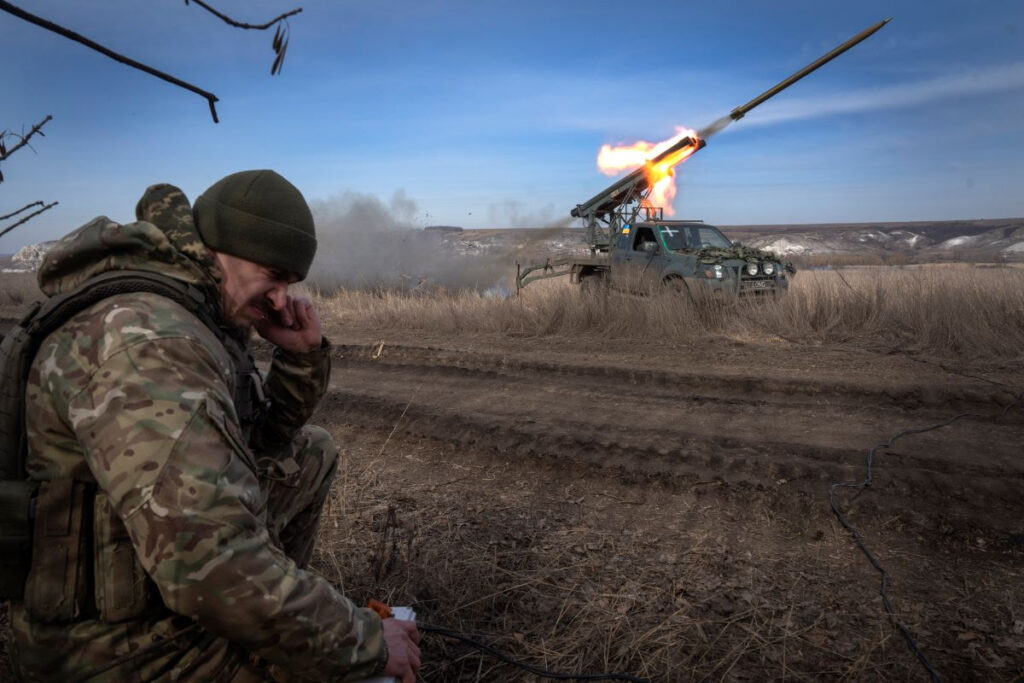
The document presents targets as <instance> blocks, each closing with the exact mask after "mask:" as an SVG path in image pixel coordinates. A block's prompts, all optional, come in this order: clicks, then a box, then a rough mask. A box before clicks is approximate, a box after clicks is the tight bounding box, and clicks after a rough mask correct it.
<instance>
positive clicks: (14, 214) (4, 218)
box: [0, 202, 43, 221]
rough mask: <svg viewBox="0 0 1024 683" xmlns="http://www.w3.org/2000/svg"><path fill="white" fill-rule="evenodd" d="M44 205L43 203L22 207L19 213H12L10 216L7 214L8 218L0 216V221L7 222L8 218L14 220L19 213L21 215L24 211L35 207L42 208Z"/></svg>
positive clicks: (33, 203)
mask: <svg viewBox="0 0 1024 683" xmlns="http://www.w3.org/2000/svg"><path fill="white" fill-rule="evenodd" d="M42 205H43V203H42V202H32V203H31V204H26V205H25V206H23V207H21V208H20V209H18V210H17V211H14V212H12V213H9V214H7V215H6V216H0V221H5V220H7V219H8V218H13V217H14V216H17V215H18V214H19V213H21V212H22V211H24V210H26V209H31V208H32V207H33V206H42Z"/></svg>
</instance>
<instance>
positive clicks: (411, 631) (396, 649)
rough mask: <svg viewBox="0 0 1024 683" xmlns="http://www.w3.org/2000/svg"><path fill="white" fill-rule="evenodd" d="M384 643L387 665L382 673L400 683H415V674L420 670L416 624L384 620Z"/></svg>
mask: <svg viewBox="0 0 1024 683" xmlns="http://www.w3.org/2000/svg"><path fill="white" fill-rule="evenodd" d="M384 642H386V643H387V645H388V663H387V666H386V667H385V668H384V673H385V674H387V675H389V676H394V677H395V678H398V679H399V680H400V681H402V683H416V673H417V672H418V671H419V670H420V648H419V642H420V632H419V631H418V630H417V629H416V624H414V623H413V622H411V621H402V620H399V619H385V620H384Z"/></svg>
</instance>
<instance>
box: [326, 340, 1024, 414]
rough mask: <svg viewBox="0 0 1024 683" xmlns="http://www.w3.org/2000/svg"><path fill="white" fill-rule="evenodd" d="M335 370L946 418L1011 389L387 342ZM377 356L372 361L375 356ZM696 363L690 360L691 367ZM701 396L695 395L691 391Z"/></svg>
mask: <svg viewBox="0 0 1024 683" xmlns="http://www.w3.org/2000/svg"><path fill="white" fill-rule="evenodd" d="M336 349H337V352H336V354H335V364H336V366H340V367H350V366H353V365H369V364H373V365H374V366H376V367H378V368H380V369H381V370H382V371H384V370H385V369H401V370H403V371H406V370H411V369H415V370H417V371H419V372H423V373H433V374H441V375H461V376H471V375H481V376H488V377H493V378H501V377H518V378H527V377H533V378H538V379H540V380H541V381H543V382H549V381H550V380H551V378H552V377H558V376H566V377H571V378H572V380H573V381H574V382H576V383H577V384H579V385H580V386H583V385H585V384H589V385H592V386H595V387H597V388H599V389H603V390H607V388H608V387H609V386H614V387H615V388H616V390H617V391H623V392H633V393H635V394H637V395H639V396H643V397H651V396H657V395H659V393H660V394H663V395H671V396H676V397H678V396H679V395H680V387H686V390H687V391H688V392H692V393H689V394H687V396H688V397H689V398H690V399H692V400H708V401H713V400H724V401H727V402H730V403H740V402H751V403H761V404H765V403H767V402H769V401H776V400H778V399H779V398H780V397H784V398H785V399H786V400H787V401H790V402H798V401H800V400H801V399H802V400H804V401H809V402H813V403H815V404H817V403H818V402H819V401H821V400H822V399H823V398H825V399H827V400H828V401H831V402H837V403H849V404H853V405H863V406H865V407H874V408H879V409H881V408H883V407H885V408H892V407H897V408H914V409H917V408H921V407H925V406H934V407H936V408H938V409H940V411H941V412H937V413H936V414H938V415H941V414H946V413H947V412H948V411H950V410H955V411H979V412H984V411H986V410H992V409H994V408H998V407H1000V405H1001V404H1004V403H1006V402H1008V401H1009V400H1011V397H1012V396H1013V391H1012V389H1011V388H1009V387H1005V388H1003V389H1001V388H1000V387H994V386H993V384H992V383H991V382H987V381H985V380H983V379H982V380H978V381H975V382H971V383H964V382H962V381H960V382H958V383H956V384H954V383H950V382H941V381H940V382H934V383H929V384H915V385H903V386H893V385H891V384H876V385H871V384H868V383H866V382H864V381H863V380H862V381H849V382H844V381H838V380H835V379H831V380H827V379H820V378H815V379H813V380H807V379H799V378H787V377H774V378H770V379H769V378H766V377H765V376H764V375H763V374H758V373H752V374H749V375H744V374H739V373H735V372H734V373H728V374H726V373H715V372H699V371H693V372H687V371H684V370H678V369H674V368H649V367H647V368H645V367H637V366H636V365H630V364H629V361H628V360H626V361H624V360H622V359H612V360H610V361H609V362H606V363H601V362H592V363H582V362H579V363H577V362H573V363H569V362H558V361H545V360H536V359H533V358H525V357H522V356H517V355H510V354H507V353H486V352H480V351H468V350H464V349H451V348H444V347H431V346H412V345H396V344H389V345H387V346H382V347H380V348H379V350H375V349H374V348H373V347H372V346H371V347H367V346H366V345H337V346H336ZM375 351H376V354H377V355H376V357H374V356H375ZM697 362H699V361H698V360H697V359H695V360H694V363H695V364H696V363H697ZM697 392H700V393H697Z"/></svg>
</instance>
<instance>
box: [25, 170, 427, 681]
mask: <svg viewBox="0 0 1024 683" xmlns="http://www.w3.org/2000/svg"><path fill="white" fill-rule="evenodd" d="M136 217H137V219H138V220H137V222H135V223H130V224H127V225H119V224H117V223H114V222H112V221H110V220H109V219H107V218H105V217H100V218H97V219H95V220H93V221H92V222H90V223H88V224H86V225H85V226H83V227H81V228H79V229H78V230H76V231H75V232H73V233H71V234H70V235H68V236H67V237H65V238H64V239H63V240H62V241H61V242H60V244H59V245H58V246H57V247H56V248H54V249H53V250H52V251H51V252H50V253H49V254H48V255H47V257H46V260H45V262H44V263H43V265H42V267H41V268H40V270H39V281H40V285H41V287H42V289H43V291H44V292H46V293H47V294H51V295H52V294H54V293H59V292H62V291H67V290H69V289H72V288H74V287H76V286H78V285H79V284H81V283H82V282H84V281H86V280H88V279H89V278H91V277H94V276H96V275H99V274H101V273H106V272H110V271H112V270H118V269H134V270H145V271H150V272H157V273H160V274H163V275H168V276H170V277H172V278H175V279H177V280H180V281H184V282H188V283H191V284H192V285H194V286H195V287H196V288H198V289H199V290H201V291H203V292H206V293H207V294H209V296H210V298H209V300H210V301H211V302H214V303H215V304H217V308H218V309H219V310H218V311H217V313H218V314H219V315H220V316H221V318H220V319H221V320H222V322H224V323H225V325H224V327H223V329H221V330H220V332H217V331H215V330H214V329H211V327H210V325H209V324H204V322H201V321H200V319H199V318H198V317H197V316H196V315H194V314H193V313H192V312H190V311H189V310H186V308H185V307H183V306H182V305H179V304H178V303H176V302H175V301H172V300H170V299H169V298H166V297H162V296H159V295H157V294H153V293H139V292H136V293H126V294H119V295H116V296H113V297H110V298H107V299H104V300H102V301H100V302H99V303H97V304H95V305H93V306H91V307H90V308H88V309H86V310H85V311H84V312H83V313H80V314H78V315H76V316H74V317H73V318H72V319H71V320H69V321H68V322H66V323H65V324H64V325H63V326H62V327H61V328H59V329H58V330H57V331H56V332H54V333H53V334H51V335H50V336H49V337H47V339H46V340H45V341H44V342H43V345H42V346H41V348H40V350H39V352H38V353H37V354H36V357H35V361H34V363H33V365H32V368H31V373H30V376H29V386H28V391H27V396H26V401H27V416H28V417H27V431H28V438H29V452H28V459H27V465H26V466H27V469H28V472H29V475H30V477H31V478H32V479H35V480H37V481H39V482H41V488H40V492H39V496H38V503H37V505H38V510H37V514H36V520H35V532H34V545H33V556H32V568H31V571H30V573H29V580H28V583H27V585H26V590H25V599H24V601H23V602H19V603H12V605H11V610H10V618H11V626H12V630H13V635H14V639H13V644H12V645H13V647H12V657H13V659H14V663H15V667H16V670H17V671H18V673H19V674H20V676H21V677H23V678H25V679H28V680H62V681H64V680H85V679H88V680H97V681H99V680H118V681H120V680H137V681H152V680H195V681H200V680H201V681H229V680H235V681H249V680H262V679H264V678H266V677H267V676H268V675H269V674H270V669H271V665H275V666H274V667H273V669H274V670H275V671H276V672H277V674H276V675H280V672H281V671H286V672H288V675H289V676H291V677H294V678H299V679H301V678H306V679H313V680H345V681H348V680H359V679H362V678H365V677H368V676H370V675H373V674H379V673H388V674H391V675H396V676H398V677H400V678H401V680H403V681H404V682H405V683H412V681H413V680H414V678H415V673H416V670H417V669H418V668H419V650H418V648H417V646H416V642H418V640H419V635H418V633H417V632H416V630H415V627H414V626H413V625H412V624H411V623H407V622H397V621H396V620H394V619H388V620H385V621H383V622H382V621H381V619H380V618H379V617H378V616H377V615H376V614H374V613H373V612H372V611H370V610H367V609H361V608H358V607H356V606H355V605H353V604H352V603H351V602H350V601H349V600H347V599H346V598H345V597H344V596H342V595H341V594H340V593H339V592H338V591H337V590H335V589H334V588H333V587H332V586H331V585H330V584H329V583H328V582H327V581H325V580H324V579H323V578H321V577H319V576H317V575H315V574H312V573H310V572H308V571H305V570H304V569H303V566H304V565H305V564H306V563H307V562H308V561H309V559H310V555H311V553H312V549H313V543H314V540H315V539H314V536H315V531H316V527H317V523H318V520H319V516H320V510H321V506H322V504H323V502H324V500H325V497H326V495H327V492H328V489H329V487H330V483H331V479H332V476H333V473H334V470H335V465H336V452H337V451H336V449H335V447H334V444H333V443H332V442H331V438H330V436H329V435H328V434H327V432H326V431H324V430H323V429H320V428H317V427H310V426H303V425H304V424H305V422H306V420H307V419H308V418H309V417H310V415H311V414H312V412H313V409H314V408H315V406H316V405H317V403H318V402H319V400H320V398H321V397H322V396H323V394H324V391H325V390H326V387H327V382H328V376H329V372H330V347H329V344H328V342H327V340H326V339H324V338H322V335H321V332H320V323H319V319H318V318H317V315H316V311H315V310H314V309H313V307H312V305H311V304H310V303H309V302H308V301H305V300H302V299H297V298H292V297H290V296H289V295H288V294H287V286H288V284H289V283H290V282H293V281H295V280H297V279H301V278H303V277H305V275H306V272H307V270H308V268H309V265H310V262H311V261H312V258H313V254H314V252H315V249H316V240H315V237H314V231H313V221H312V216H311V214H310V212H309V208H308V206H307V204H306V202H305V200H304V199H303V198H302V195H301V194H300V193H299V191H298V190H297V189H296V188H295V187H294V186H292V185H291V184H290V183H288V181H286V180H285V179H284V178H282V177H281V176H279V175H277V174H276V173H274V172H272V171H245V172H242V173H237V174H233V175H231V176H228V177H226V178H224V179H222V180H221V181H219V182H218V183H216V184H214V185H213V186H212V187H211V188H209V189H208V190H207V191H206V192H205V193H204V194H203V195H202V196H200V197H199V199H198V200H197V201H196V208H195V211H193V210H192V208H191V207H190V206H189V203H188V200H187V199H186V198H185V196H184V194H183V193H182V192H181V191H180V190H179V189H178V188H176V187H173V186H171V185H154V186H152V187H150V188H149V189H148V190H147V191H146V193H145V195H144V196H143V197H142V199H141V200H140V202H139V204H138V206H137V207H136ZM251 328H255V329H256V331H257V332H258V333H259V334H260V335H261V336H262V337H263V338H265V339H267V340H268V341H270V342H271V343H272V344H274V345H275V346H276V347H277V348H276V350H275V352H274V356H273V362H272V366H271V369H270V372H269V374H268V375H267V376H266V378H265V380H264V381H262V383H261V384H260V383H257V382H255V380H253V381H250V380H252V376H251V375H248V374H246V368H245V367H244V366H245V363H244V362H243V361H242V360H240V358H239V355H240V354H239V353H238V351H239V349H242V353H241V356H243V357H245V359H246V360H247V356H246V354H245V353H244V344H245V340H246V339H247V338H248V336H249V331H250V329H251ZM249 369H250V370H251V369H252V366H251V361H250V362H249ZM256 379H259V376H258V375H256ZM245 384H247V386H248V389H245V388H244V387H242V385H245ZM240 389H245V390H243V391H240ZM248 390H253V391H255V393H256V397H255V398H253V397H252V396H246V395H245V391H248ZM264 397H265V400H264ZM264 404H265V405H266V406H267V407H266V410H264V411H262V414H260V413H261V411H260V410H258V408H260V406H261V405H264Z"/></svg>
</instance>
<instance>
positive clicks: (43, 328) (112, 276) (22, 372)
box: [0, 270, 224, 481]
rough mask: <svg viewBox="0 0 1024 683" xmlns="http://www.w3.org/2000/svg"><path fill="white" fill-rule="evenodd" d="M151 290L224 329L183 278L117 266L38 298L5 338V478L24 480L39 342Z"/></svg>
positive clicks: (0, 453)
mask: <svg viewBox="0 0 1024 683" xmlns="http://www.w3.org/2000/svg"><path fill="white" fill-rule="evenodd" d="M134 292H149V293H152V294H158V295H160V296H163V297H166V298H168V299H171V300H172V301H174V302H175V303H178V304H179V305H181V306H183V307H184V308H186V309H187V310H188V311H190V312H191V313H192V314H194V315H195V316H196V317H198V318H199V319H200V320H201V321H202V322H203V324H205V325H206V326H207V327H209V328H210V329H211V330H212V331H213V332H214V333H215V334H217V336H218V337H223V335H224V332H223V330H222V329H221V326H220V325H219V322H218V320H217V318H216V314H215V312H214V310H213V307H212V306H209V305H206V304H207V297H206V294H205V293H204V292H203V290H202V289H200V288H199V287H197V286H195V285H193V284H191V283H188V282H182V281H181V280H175V279H174V278H171V277H167V276H165V275H160V274H158V273H151V272H148V271H142V270H117V271H111V272H108V273H103V274H102V275H98V276H96V277H94V278H90V279H89V280H87V281H86V282H84V283H83V284H82V285H81V286H80V287H78V288H77V289H75V290H73V291H71V292H65V293H63V294H58V295H56V296H53V297H50V298H49V299H46V300H44V301H37V302H35V303H34V304H32V307H31V308H30V309H29V310H28V312H27V313H26V314H25V315H24V316H23V317H22V319H21V320H20V321H19V322H18V324H17V325H15V327H14V328H13V329H12V330H11V331H10V332H9V333H8V334H6V335H5V336H4V337H3V341H2V342H0V481H8V480H13V479H24V478H25V476H26V474H25V456H26V453H27V443H26V434H25V389H26V385H27V383H28V372H29V368H30V367H31V365H32V360H33V359H34V358H35V355H36V352H37V351H38V350H39V346H40V344H42V342H43V340H44V339H45V338H46V337H47V335H49V334H50V333H51V332H53V331H54V330H56V329H57V328H58V327H60V326H61V325H63V324H64V323H65V322H67V321H68V320H70V319H71V318H73V317H74V316H75V315H77V314H78V313H80V312H82V311H84V310H85V309H87V308H89V307H90V306H92V305H93V304H95V303H97V302H99V301H102V300H103V299H106V298H108V297H111V296H115V295H118V294H128V293H134Z"/></svg>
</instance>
